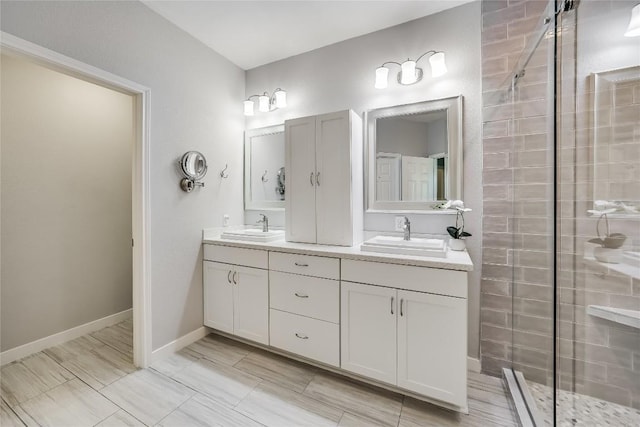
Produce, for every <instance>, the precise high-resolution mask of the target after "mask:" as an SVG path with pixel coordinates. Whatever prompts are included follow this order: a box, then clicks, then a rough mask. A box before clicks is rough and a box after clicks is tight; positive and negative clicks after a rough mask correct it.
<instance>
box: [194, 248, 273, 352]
mask: <svg viewBox="0 0 640 427" xmlns="http://www.w3.org/2000/svg"><path fill="white" fill-rule="evenodd" d="M204 259H205V261H204V262H203V269H204V271H203V276H204V277H203V282H204V291H203V292H204V324H205V325H206V326H209V327H211V328H214V329H217V330H220V331H222V332H226V333H229V334H233V335H237V336H239V337H242V338H246V339H248V340H251V341H255V342H259V343H261V344H269V271H268V270H267V268H268V252H267V251H260V250H253V249H242V248H233V247H224V246H215V245H205V246H204ZM239 264H243V265H239Z"/></svg>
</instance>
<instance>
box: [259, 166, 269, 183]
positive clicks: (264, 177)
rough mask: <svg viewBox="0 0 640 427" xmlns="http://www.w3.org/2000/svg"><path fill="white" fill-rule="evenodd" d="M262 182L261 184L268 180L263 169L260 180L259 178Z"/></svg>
mask: <svg viewBox="0 0 640 427" xmlns="http://www.w3.org/2000/svg"><path fill="white" fill-rule="evenodd" d="M260 179H261V180H262V182H269V178H267V170H266V169H265V171H264V173H263V174H262V178H260Z"/></svg>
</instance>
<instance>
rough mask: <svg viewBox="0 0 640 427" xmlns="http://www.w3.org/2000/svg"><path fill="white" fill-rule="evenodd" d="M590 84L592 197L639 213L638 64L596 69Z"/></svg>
mask: <svg viewBox="0 0 640 427" xmlns="http://www.w3.org/2000/svg"><path fill="white" fill-rule="evenodd" d="M591 84H592V87H591V92H592V98H591V101H592V105H591V107H592V111H593V126H592V132H593V133H592V137H593V150H594V155H593V200H606V201H608V202H612V204H615V205H616V206H617V209H618V211H617V212H616V214H621V215H625V214H626V215H639V214H640V184H639V183H640V157H639V156H638V153H639V152H640V151H639V150H638V143H639V142H640V119H639V118H640V67H629V68H622V69H619V70H613V71H606V72H603V73H595V74H593V75H592V80H591Z"/></svg>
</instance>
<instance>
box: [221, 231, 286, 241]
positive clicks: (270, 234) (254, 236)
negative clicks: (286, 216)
mask: <svg viewBox="0 0 640 427" xmlns="http://www.w3.org/2000/svg"><path fill="white" fill-rule="evenodd" d="M283 237H284V230H269V231H262V230H261V229H258V228H247V229H240V230H229V231H225V232H223V233H222V234H221V235H220V238H221V239H228V240H244V241H247V242H273V241H275V240H280V239H282V238H283Z"/></svg>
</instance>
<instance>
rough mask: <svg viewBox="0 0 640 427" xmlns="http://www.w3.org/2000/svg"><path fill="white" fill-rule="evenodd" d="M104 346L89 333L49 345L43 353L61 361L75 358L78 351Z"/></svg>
mask: <svg viewBox="0 0 640 427" xmlns="http://www.w3.org/2000/svg"><path fill="white" fill-rule="evenodd" d="M104 346H105V344H104V343H103V342H102V341H99V340H97V339H95V338H93V337H92V336H91V335H83V336H81V337H79V338H76V339H74V340H71V341H67V342H66V343H64V344H60V345H56V346H55V347H50V348H48V349H46V350H44V353H45V354H47V356H49V357H51V358H52V359H53V360H55V361H56V362H58V363H62V362H66V361H67V360H70V359H75V358H76V357H77V356H78V354H79V353H82V352H85V351H91V350H95V349H98V348H102V347H104Z"/></svg>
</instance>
